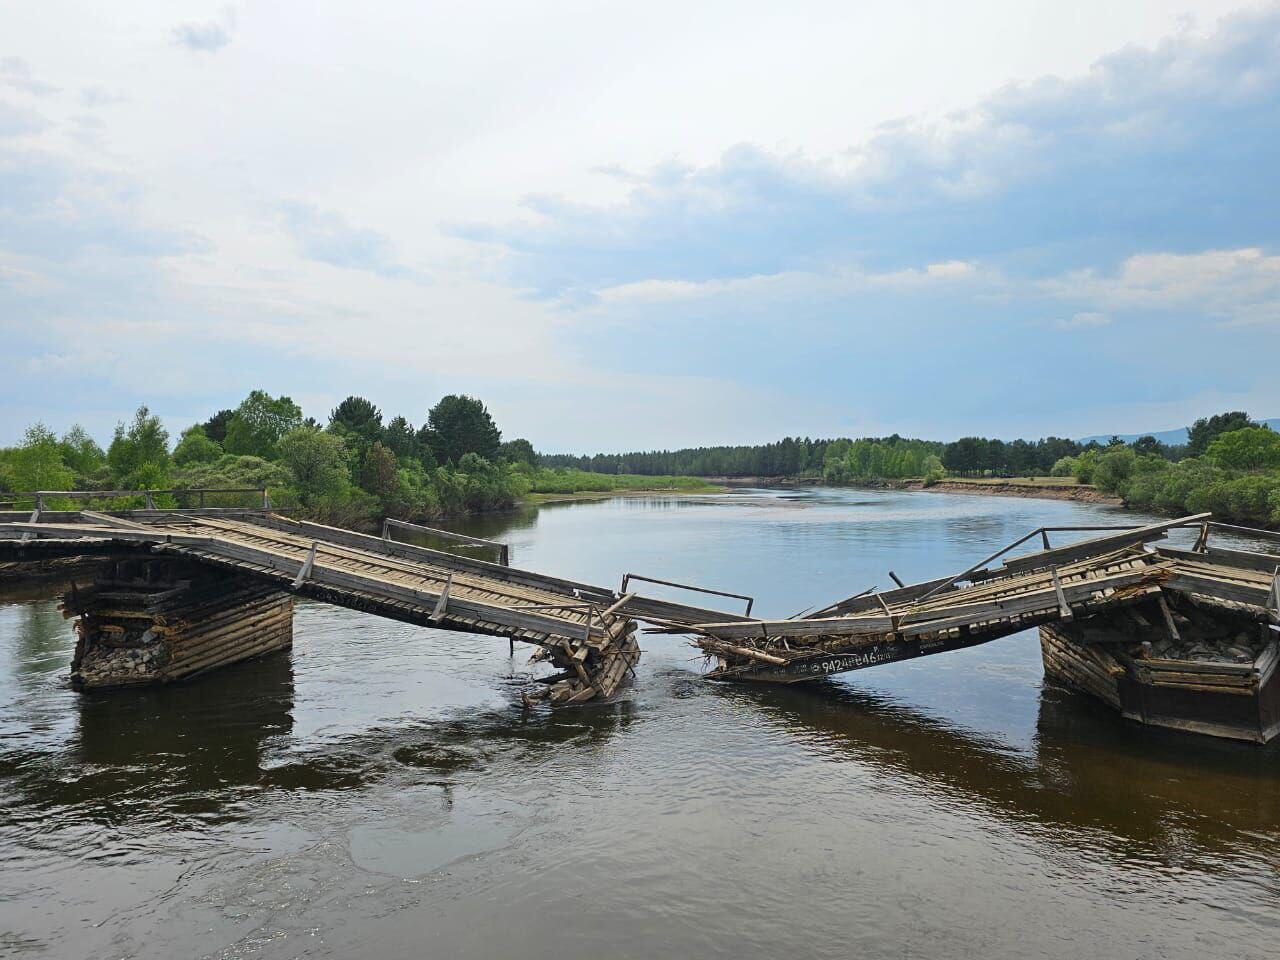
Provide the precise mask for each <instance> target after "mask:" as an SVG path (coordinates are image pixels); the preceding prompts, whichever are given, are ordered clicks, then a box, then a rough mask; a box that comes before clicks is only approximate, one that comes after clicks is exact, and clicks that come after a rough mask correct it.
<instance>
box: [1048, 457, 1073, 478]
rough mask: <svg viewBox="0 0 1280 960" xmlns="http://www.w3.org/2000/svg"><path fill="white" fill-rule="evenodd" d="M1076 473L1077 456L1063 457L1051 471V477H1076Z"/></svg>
mask: <svg viewBox="0 0 1280 960" xmlns="http://www.w3.org/2000/svg"><path fill="white" fill-rule="evenodd" d="M1075 475H1076V458H1075V457H1062V458H1061V459H1060V460H1058V461H1057V462H1056V463H1055V464H1054V465H1053V469H1051V470H1050V471H1049V476H1051V477H1074V476H1075Z"/></svg>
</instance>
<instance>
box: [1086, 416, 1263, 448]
mask: <svg viewBox="0 0 1280 960" xmlns="http://www.w3.org/2000/svg"><path fill="white" fill-rule="evenodd" d="M1258 423H1261V424H1262V425H1263V426H1264V427H1270V428H1271V429H1272V430H1275V431H1276V432H1277V433H1280V417H1272V418H1271V419H1270V420H1259V421H1258ZM1190 430H1191V428H1190V427H1177V428H1176V429H1173V430H1157V431H1150V432H1147V433H1115V434H1096V435H1094V436H1091V437H1082V438H1081V439H1080V440H1079V441H1078V442H1079V443H1092V442H1097V443H1106V442H1107V441H1109V440H1110V439H1111V438H1112V437H1113V436H1115V437H1119V438H1120V439H1121V440H1123V441H1124V442H1125V443H1133V441H1135V440H1137V439H1138V438H1139V437H1155V438H1156V439H1157V440H1159V441H1160V442H1161V443H1164V444H1168V445H1169V446H1174V445H1176V444H1180V443H1186V442H1187V436H1188V434H1189V433H1190Z"/></svg>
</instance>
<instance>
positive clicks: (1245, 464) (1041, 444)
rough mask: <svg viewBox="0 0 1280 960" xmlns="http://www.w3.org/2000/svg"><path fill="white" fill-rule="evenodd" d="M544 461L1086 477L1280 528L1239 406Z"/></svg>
mask: <svg viewBox="0 0 1280 960" xmlns="http://www.w3.org/2000/svg"><path fill="white" fill-rule="evenodd" d="M539 460H540V462H541V463H542V464H543V465H544V466H554V467H559V468H573V469H578V470H586V471H594V472H597V473H639V474H687V475H691V476H724V477H794V476H811V477H822V478H823V479H825V480H826V481H828V482H830V483H847V482H852V481H856V480H862V479H905V478H920V479H923V480H924V481H925V483H926V484H928V483H932V482H935V481H937V480H941V479H943V478H944V477H946V476H948V475H950V476H964V477H1014V476H1055V477H1063V478H1073V479H1074V480H1076V481H1079V482H1080V483H1091V484H1094V485H1096V486H1098V487H1099V488H1100V489H1102V490H1104V491H1107V492H1109V493H1115V494H1118V495H1119V496H1121V497H1122V498H1124V500H1125V502H1126V503H1129V504H1130V505H1132V506H1135V507H1140V508H1143V509H1151V510H1160V511H1164V512H1173V513H1181V512H1187V513H1193V512H1199V511H1202V510H1211V511H1213V512H1214V513H1215V514H1217V515H1218V516H1219V517H1222V518H1225V519H1232V520H1238V521H1241V522H1244V523H1252V524H1262V525H1280V434H1276V433H1274V432H1273V431H1271V430H1269V429H1267V428H1266V427H1265V426H1264V425H1262V424H1260V423H1258V422H1255V421H1254V420H1253V419H1251V418H1250V417H1249V415H1248V414H1247V413H1245V412H1244V411H1240V410H1235V411H1231V412H1229V413H1220V414H1217V415H1215V416H1212V417H1204V418H1202V419H1200V420H1197V421H1196V422H1195V423H1194V424H1193V425H1192V426H1191V429H1190V431H1189V435H1188V438H1187V443H1186V444H1185V445H1177V446H1170V445H1167V444H1163V443H1160V442H1159V441H1157V440H1156V439H1155V438H1154V437H1151V436H1145V437H1140V438H1139V439H1137V440H1135V441H1133V442H1132V443H1125V442H1124V441H1122V440H1121V439H1120V438H1119V437H1113V438H1112V439H1111V442H1110V443H1107V444H1101V443H1097V442H1090V443H1085V444H1081V443H1079V442H1077V441H1075V440H1067V439H1064V438H1062V437H1045V438H1043V439H1041V440H1009V441H1005V440H996V439H990V438H987V437H961V438H960V439H959V440H954V441H952V442H950V443H941V442H938V441H934V440H911V439H907V438H905V437H900V436H897V435H896V434H895V435H893V436H890V437H863V438H862V439H859V440H849V439H838V440H810V439H808V438H807V437H806V438H804V439H801V438H798V437H794V438H792V437H789V438H786V439H783V440H780V441H779V442H777V443H768V444H761V445H758V446H741V447H694V448H688V449H684V450H661V451H649V452H644V453H620V454H603V453H602V454H596V455H595V456H593V457H575V456H566V455H555V456H545V455H543V456H541V457H540V458H539Z"/></svg>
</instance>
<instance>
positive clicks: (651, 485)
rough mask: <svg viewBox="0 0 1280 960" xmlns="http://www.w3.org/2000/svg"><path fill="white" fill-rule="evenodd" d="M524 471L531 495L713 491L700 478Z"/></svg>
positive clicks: (562, 468) (538, 470) (571, 470)
mask: <svg viewBox="0 0 1280 960" xmlns="http://www.w3.org/2000/svg"><path fill="white" fill-rule="evenodd" d="M517 469H519V468H517ZM520 472H521V473H523V474H524V475H525V476H526V477H527V478H528V479H527V482H528V484H529V492H530V493H543V494H568V493H612V492H615V491H619V490H704V489H708V488H709V484H708V483H707V482H706V481H705V480H702V479H699V478H698V477H666V476H645V475H641V474H617V473H592V472H590V471H587V470H573V469H569V468H566V467H559V468H556V469H550V468H547V467H539V468H537V469H535V470H532V471H527V472H526V471H523V470H521V471H520Z"/></svg>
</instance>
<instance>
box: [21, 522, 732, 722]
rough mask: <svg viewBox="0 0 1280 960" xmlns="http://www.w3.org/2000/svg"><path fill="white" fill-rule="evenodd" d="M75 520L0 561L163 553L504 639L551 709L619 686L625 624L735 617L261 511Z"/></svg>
mask: <svg viewBox="0 0 1280 960" xmlns="http://www.w3.org/2000/svg"><path fill="white" fill-rule="evenodd" d="M80 518H81V520H82V522H78V523H67V522H34V521H30V520H28V521H25V522H11V523H3V524H0V560H9V561H23V560H35V559H45V558H51V557H67V556H92V555H99V556H112V555H115V556H119V555H122V554H129V553H138V552H143V553H146V554H148V555H151V556H162V555H166V554H171V555H174V556H181V557H185V558H188V559H192V560H196V561H199V562H201V563H203V564H208V565H211V566H216V567H222V568H225V569H228V570H231V571H234V572H236V573H238V574H241V575H246V576H249V577H253V578H256V579H259V580H265V581H268V582H271V583H272V584H274V585H275V586H276V587H277V588H278V589H280V590H282V591H286V592H289V593H293V594H297V595H299V596H305V597H311V598H314V599H317V600H323V601H325V602H328V603H333V604H335V605H338V606H344V607H349V608H352V609H358V610H364V611H367V612H370V613H374V614H377V615H379V616H384V617H388V618H391V619H395V620H401V621H406V622H409V623H417V624H421V625H425V626H432V627H437V628H441V629H446V630H460V631H466V632H470V633H485V634H492V635H499V636H505V637H510V638H511V639H512V640H520V641H523V642H526V643H531V644H536V645H538V646H539V647H541V648H542V649H541V650H540V651H539V653H538V654H535V657H539V658H542V659H549V660H550V661H551V662H552V663H554V664H555V665H557V666H559V667H561V668H562V674H561V675H560V676H558V677H556V678H555V679H554V680H553V682H551V683H549V684H546V685H545V686H544V687H543V688H541V690H540V691H539V692H541V693H545V694H547V695H549V696H550V697H551V698H552V699H553V700H570V701H572V702H582V701H584V700H588V699H592V698H593V697H595V696H608V695H609V694H611V693H612V692H613V690H614V689H616V687H617V686H618V684H619V683H620V682H621V681H622V679H623V677H624V675H625V674H626V672H627V671H628V670H629V669H631V668H633V667H634V665H635V663H636V662H637V661H638V660H639V656H640V650H639V645H638V644H637V643H636V639H635V626H636V625H635V621H634V619H633V617H634V616H637V615H643V616H644V617H645V618H646V619H649V620H651V621H653V622H656V623H663V624H670V623H673V622H678V621H682V620H684V621H688V620H708V619H714V620H720V619H723V618H732V617H734V616H736V615H735V614H731V613H725V612H722V611H715V610H709V609H704V608H698V607H691V606H688V605H685V604H679V603H673V602H670V601H665V600H658V599H654V598H644V597H639V596H637V595H636V594H625V595H623V594H619V593H617V592H616V591H613V590H609V589H607V588H603V587H598V586H594V585H591V584H586V583H580V582H577V581H572V580H565V579H562V578H558V577H552V576H548V575H545V574H539V573H535V572H532V571H527V570H519V569H516V568H512V567H507V566H503V565H501V564H496V563H489V562H487V561H483V560H476V559H472V558H468V557H461V556H458V555H456V554H452V553H447V552H444V551H439V550H432V549H429V548H426V547H420V546H416V545H413V544H407V543H401V542H399V541H393V540H390V539H386V538H380V537H374V536H369V535H366V534H360V533H355V532H352V531H348V530H340V529H337V528H334V527H327V526H323V525H321V524H315V523H306V522H300V521H294V520H289V519H286V518H284V517H280V516H276V515H273V514H267V513H261V514H259V515H251V514H249V513H246V512H244V511H238V512H237V513H236V514H235V515H234V516H229V515H221V516H220V515H217V514H213V515H210V513H209V512H206V513H205V514H204V515H201V514H199V513H197V512H194V511H187V512H181V511H178V512H164V511H148V512H146V513H145V514H138V515H133V516H131V517H122V516H119V515H108V514H100V513H93V512H90V511H84V512H82V513H81V514H80Z"/></svg>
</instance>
